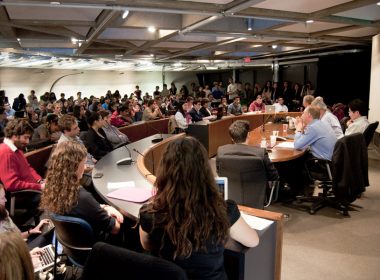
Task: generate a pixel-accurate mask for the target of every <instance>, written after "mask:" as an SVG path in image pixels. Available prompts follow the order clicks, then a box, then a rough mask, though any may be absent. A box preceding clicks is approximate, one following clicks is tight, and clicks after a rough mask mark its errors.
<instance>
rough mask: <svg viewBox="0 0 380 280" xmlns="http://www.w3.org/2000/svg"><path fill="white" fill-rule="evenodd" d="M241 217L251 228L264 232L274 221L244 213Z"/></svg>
mask: <svg viewBox="0 0 380 280" xmlns="http://www.w3.org/2000/svg"><path fill="white" fill-rule="evenodd" d="M241 216H242V217H243V219H244V220H245V222H246V223H247V224H248V225H249V226H250V227H251V228H254V229H256V230H263V229H266V228H267V227H269V226H270V225H271V224H273V221H271V220H267V219H263V218H259V217H256V216H252V215H248V214H246V213H244V212H241Z"/></svg>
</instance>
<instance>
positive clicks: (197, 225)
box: [140, 137, 259, 279]
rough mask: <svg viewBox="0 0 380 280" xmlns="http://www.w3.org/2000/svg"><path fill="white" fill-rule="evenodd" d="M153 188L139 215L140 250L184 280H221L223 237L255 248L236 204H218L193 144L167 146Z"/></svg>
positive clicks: (202, 156)
mask: <svg viewBox="0 0 380 280" xmlns="http://www.w3.org/2000/svg"><path fill="white" fill-rule="evenodd" d="M154 186H155V187H156V189H157V193H156V195H155V196H154V197H153V198H152V200H151V201H150V203H149V204H146V205H144V206H143V207H142V208H141V210H140V241H141V244H142V246H143V247H144V249H146V250H149V251H151V252H152V253H153V254H154V255H157V256H161V257H163V258H165V259H168V260H171V261H173V262H175V263H176V264H178V265H179V266H181V267H182V268H183V269H185V271H186V272H187V275H188V277H189V279H227V277H226V274H225V271H224V264H223V251H224V244H225V242H226V240H227V238H228V236H230V237H231V238H232V239H234V240H236V241H238V242H240V243H242V244H243V245H245V246H247V247H253V246H256V245H257V244H258V242H259V238H258V236H257V233H256V232H255V230H253V229H251V228H250V227H249V226H248V225H247V224H246V223H245V221H244V220H243V218H242V217H241V216H240V212H239V210H238V208H237V205H236V203H235V202H233V201H230V200H228V201H224V200H223V197H222V195H221V194H220V193H219V191H218V189H217V187H216V184H215V179H214V177H213V173H212V170H211V166H210V164H209V159H208V157H207V153H206V150H205V148H204V147H203V146H202V145H201V144H200V142H199V141H198V140H196V139H195V138H192V137H184V138H179V139H175V140H173V141H172V142H170V143H169V144H168V146H167V148H166V150H165V152H164V153H163V157H162V160H161V164H160V165H159V167H158V171H157V178H156V181H155V184H154Z"/></svg>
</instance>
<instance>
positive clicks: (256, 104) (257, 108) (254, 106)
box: [248, 95, 265, 112]
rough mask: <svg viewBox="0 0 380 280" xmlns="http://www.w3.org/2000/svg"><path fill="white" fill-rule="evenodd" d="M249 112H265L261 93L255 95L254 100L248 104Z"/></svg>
mask: <svg viewBox="0 0 380 280" xmlns="http://www.w3.org/2000/svg"><path fill="white" fill-rule="evenodd" d="M248 110H249V112H265V104H264V102H263V99H262V97H261V95H258V96H256V100H255V101H253V102H252V103H251V105H249V109H248Z"/></svg>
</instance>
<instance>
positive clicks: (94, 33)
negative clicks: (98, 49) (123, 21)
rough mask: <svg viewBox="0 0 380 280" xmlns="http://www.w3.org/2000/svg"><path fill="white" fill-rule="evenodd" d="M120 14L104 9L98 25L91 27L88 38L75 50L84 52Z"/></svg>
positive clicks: (77, 52) (97, 21) (77, 53)
mask: <svg viewBox="0 0 380 280" xmlns="http://www.w3.org/2000/svg"><path fill="white" fill-rule="evenodd" d="M119 15H120V12H118V11H102V12H101V13H100V15H99V16H98V18H97V20H96V27H93V28H91V30H90V31H89V34H88V35H87V37H86V40H85V41H84V42H83V43H82V45H81V46H80V47H79V48H78V49H77V51H76V52H75V54H76V55H80V54H82V53H83V52H84V51H85V50H86V48H87V47H88V46H89V45H91V43H92V42H93V40H95V39H96V38H97V37H98V36H99V35H100V34H102V32H103V31H104V30H105V29H106V28H107V27H108V26H109V25H110V24H112V22H113V21H114V20H115V19H116V18H117V17H118V16H119Z"/></svg>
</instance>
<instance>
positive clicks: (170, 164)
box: [0, 81, 368, 279]
mask: <svg viewBox="0 0 380 280" xmlns="http://www.w3.org/2000/svg"><path fill="white" fill-rule="evenodd" d="M231 82H232V81H231ZM277 86H278V85H277ZM165 88H166V87H165ZM238 89H239V85H235V86H232V87H229V89H228V90H230V93H231V94H229V95H228V94H227V93H228V90H227V91H224V89H223V87H222V85H221V84H220V83H215V84H214V87H213V88H212V89H211V90H210V89H209V88H208V87H202V88H199V87H198V88H197V87H196V86H195V85H194V87H192V88H191V89H190V90H188V89H187V88H186V87H182V88H181V89H180V91H179V92H178V93H177V90H176V88H175V85H174V84H172V86H171V88H170V90H168V89H166V90H167V92H165V93H163V92H161V94H159V88H156V91H155V93H154V94H153V96H154V97H155V98H153V97H151V96H150V95H149V94H148V95H143V94H142V92H141V91H140V89H139V87H136V91H135V92H134V93H132V94H131V95H132V96H124V97H123V98H122V97H121V96H120V94H119V93H118V92H117V93H116V92H115V93H114V94H112V93H111V92H108V93H107V94H106V96H105V97H101V98H99V99H98V98H95V97H90V98H83V99H82V97H81V93H80V92H78V94H77V99H76V100H74V98H73V97H70V98H68V99H65V96H64V95H62V94H61V99H59V100H57V99H56V98H55V95H53V94H45V95H43V97H41V101H40V102H37V103H36V102H35V101H36V99H35V98H36V96H35V93H33V94H31V95H32V96H31V100H32V101H33V105H30V106H29V104H30V103H27V104H26V105H25V107H24V109H26V110H28V117H29V123H28V121H27V120H24V119H17V118H16V119H14V115H12V112H11V109H10V108H8V107H9V106H8V107H6V108H0V110H3V111H0V128H1V127H2V128H3V130H4V132H5V137H6V138H5V140H4V143H3V144H1V145H0V152H1V159H0V171H1V172H0V179H1V181H3V183H4V186H5V189H7V190H13V189H14V188H16V187H17V186H18V187H20V189H22V188H31V189H38V190H42V192H43V194H42V201H41V207H42V208H43V209H45V210H49V211H52V212H54V213H57V214H63V215H70V216H76V217H81V218H83V219H85V220H87V221H88V222H89V223H90V224H91V226H92V227H93V228H94V229H95V231H96V233H98V234H99V235H98V240H102V241H109V240H110V242H113V243H115V241H116V243H118V244H122V243H123V242H122V241H123V240H124V239H125V238H128V236H124V234H125V232H123V227H122V226H121V225H122V224H123V222H124V217H123V216H122V214H121V213H120V212H119V211H117V210H116V209H115V208H113V207H111V206H108V205H105V204H100V203H99V201H98V200H97V198H96V197H95V196H94V194H93V193H91V192H88V191H87V190H86V189H85V188H84V187H83V185H84V184H83V183H82V178H83V174H86V173H90V172H91V167H89V166H90V165H91V164H93V163H95V162H96V160H99V159H101V158H102V157H103V156H104V155H106V154H107V153H109V152H110V151H112V150H113V149H115V148H117V147H119V146H120V145H123V144H125V143H128V142H129V140H128V137H126V136H125V135H124V134H122V133H120V131H119V130H118V129H117V127H120V126H123V125H128V124H131V123H133V122H136V121H139V120H141V119H143V120H152V119H156V118H161V117H163V116H164V115H166V114H171V112H173V111H174V112H176V113H175V114H174V118H175V120H176V122H177V124H178V126H179V128H181V129H182V130H184V131H185V130H186V128H187V127H188V124H189V123H190V122H191V121H200V120H203V119H204V118H207V117H209V116H210V115H212V114H214V113H215V111H214V107H220V108H221V109H222V110H224V111H223V114H226V115H228V114H233V115H239V114H241V113H243V112H244V111H245V110H246V107H245V109H244V106H242V104H241V100H242V99H247V98H248V97H249V98H251V100H252V102H251V104H254V105H252V108H256V104H257V103H259V104H258V106H259V107H261V109H258V110H260V111H262V110H263V109H262V108H265V104H267V103H268V104H272V103H273V102H275V104H279V105H281V106H283V105H285V104H289V99H288V97H285V94H286V95H289V96H290V95H291V94H290V93H289V91H290V88H289V85H287V86H286V87H284V89H285V90H283V91H282V94H283V95H280V94H279V92H280V91H277V89H278V87H276V86H275V87H273V86H271V84H268V83H267V86H266V87H265V88H264V89H262V90H261V89H260V86H259V85H255V88H254V89H251V88H250V85H249V84H246V85H245V90H246V92H247V93H249V95H241V94H240V93H236V92H234V90H236V91H238ZM307 89H309V91H308V90H303V91H302V93H300V92H301V91H299V92H298V91H297V92H298V93H297V94H299V95H300V97H299V99H297V100H296V101H297V102H298V103H296V102H294V103H293V105H291V106H293V107H292V108H299V106H302V105H303V106H304V107H305V108H306V109H305V111H304V113H303V115H302V116H301V117H300V118H298V119H297V122H296V136H295V148H300V149H303V148H310V151H311V155H313V156H316V157H319V158H325V159H331V155H332V150H333V147H334V144H335V142H336V140H337V139H338V138H340V137H342V134H341V133H340V132H339V131H338V130H339V129H338V128H337V123H336V117H335V116H334V115H333V114H332V113H330V112H329V109H328V107H327V106H326V104H325V103H324V102H323V99H321V98H319V99H318V98H317V99H314V97H313V96H312V95H310V94H307V93H313V91H312V88H311V87H308V88H307ZM297 90H298V89H297ZM214 91H217V92H216V93H215V92H214ZM264 91H265V92H264ZM263 92H264V93H263ZM269 92H270V98H269ZM294 92H296V90H294ZM173 93H174V94H173ZM214 93H215V94H214ZM234 94H235V95H234ZM261 94H262V95H261ZM294 94H296V93H294ZM264 95H265V98H263V97H262V96H264ZM231 96H232V97H231ZM185 97H186V98H185ZM215 97H217V98H215ZM274 97H275V98H274ZM291 97H293V96H291ZM228 98H230V100H231V101H232V102H231V103H230V104H228ZM269 99H270V100H269ZM215 100H220V103H218V102H216V101H215ZM258 100H261V101H258ZM287 100H288V101H287ZM28 101H29V97H28ZM293 101H294V99H293V100H291V102H293ZM255 102H256V103H255ZM65 103H66V105H65ZM251 104H250V105H251ZM295 104H296V105H297V106H298V107H297V106H296V105H295ZM115 106H116V107H115ZM291 106H290V107H291ZM249 107H250V108H251V106H249ZM277 107H278V106H277ZM337 107H338V108H341V107H339V106H337ZM281 108H283V107H281ZM348 108H349V116H350V120H349V121H348V122H347V123H346V125H347V130H346V135H348V134H349V133H354V132H363V131H364V129H365V128H366V127H367V126H368V120H367V119H366V117H365V114H366V110H365V109H366V108H365V105H364V103H363V102H362V101H360V100H354V101H352V102H350V103H349V104H348ZM7 110H8V112H9V117H8V115H7V113H6V111H7ZM255 110H256V109H253V110H252V111H255ZM264 110H265V109H264ZM282 110H283V111H284V110H285V109H282ZM174 112H173V113H174ZM136 116H139V117H136ZM113 120H114V122H113ZM116 120H120V121H123V123H122V122H117V121H116ZM38 121H41V124H40V125H38V126H36V123H37V122H38ZM33 126H35V127H36V128H35V129H34V130H33ZM33 131H34V133H33ZM80 132H86V137H85V141H84V142H82V140H81V139H80V138H79V137H78V136H79V133H80ZM32 135H33V136H34V135H36V136H35V138H36V139H48V140H49V141H53V142H57V141H58V145H57V147H56V148H55V149H54V151H53V153H52V156H51V159H50V162H49V169H48V173H47V176H46V183H45V181H44V180H43V179H42V178H41V176H39V175H38V174H36V172H35V171H34V170H33V169H32V168H31V167H30V166H29V164H27V162H26V159H25V156H24V155H23V154H22V150H23V149H24V148H25V146H26V144H28V142H29V138H31V137H32ZM53 135H54V137H53ZM321 135H322V136H323V137H321ZM322 138H323V139H322ZM4 155H6V157H4ZM179 155H180V156H179ZM92 157H94V158H95V160H93V158H92ZM9 161H17V164H18V165H17V166H16V167H14V168H15V169H16V170H14V169H6V168H8V167H9V164H8V163H9ZM89 161H90V164H89V165H87V164H88V162H89ZM160 168H161V170H159V171H158V176H157V181H156V183H155V186H156V187H157V195H156V196H155V197H154V199H153V200H152V201H151V203H149V204H147V205H145V206H144V207H143V208H142V209H141V212H140V222H141V223H140V234H141V235H140V238H141V243H142V246H143V247H144V248H145V249H146V250H148V251H151V252H152V253H153V254H155V255H158V256H162V257H164V258H167V259H169V260H172V261H174V262H176V263H177V264H179V265H180V266H182V267H183V268H184V269H185V270H186V272H187V273H188V275H190V276H195V277H196V276H197V275H199V273H204V269H203V270H202V268H200V267H199V266H198V264H199V263H200V262H202V263H203V264H205V265H206V267H207V269H206V270H207V271H209V272H210V273H211V272H212V273H215V274H214V275H218V277H219V276H220V277H223V276H224V272H223V269H221V265H222V264H223V263H222V258H221V256H222V252H223V246H224V240H225V238H226V237H227V236H228V235H230V237H232V238H233V239H235V240H237V241H239V242H241V243H242V244H244V245H246V246H256V245H257V243H258V237H257V235H256V233H255V232H254V231H252V230H250V229H249V228H247V226H246V224H245V222H244V221H243V220H242V219H241V217H240V213H239V210H238V209H237V207H236V204H234V202H231V201H228V202H224V201H223V200H222V199H221V198H220V197H219V196H217V193H216V192H217V191H216V188H215V186H214V182H213V178H212V172H211V170H210V167H209V166H208V159H207V156H206V153H205V151H204V148H203V147H202V146H201V145H200V143H199V142H198V141H197V140H195V139H193V138H184V139H180V140H176V141H173V142H171V143H170V144H169V145H168V147H167V152H166V153H164V157H163V160H162V164H161V165H160ZM21 170H22V172H21ZM163 170H165V172H164V171H163ZM282 174H283V173H281V172H280V176H281V175H282ZM62 178H65V179H64V180H62ZM194 178H195V179H196V180H198V179H199V182H198V181H194ZM181 188H184V189H181ZM193 192H194V193H198V194H199V195H200V196H201V195H205V194H207V196H205V197H202V199H198V198H197V199H194V197H192V196H189V197H188V196H186V194H189V193H193ZM168 193H174V194H177V196H171V198H170V199H169V198H168V195H167V194H168ZM0 194H1V193H0ZM0 198H1V197H0ZM62 198H65V199H62ZM199 201H202V203H199ZM183 205H191V207H188V208H186V209H182V208H181V207H183ZM89 209H91V210H89ZM188 209H191V212H189V211H188ZM207 211H211V212H212V213H213V215H214V216H213V217H214V218H213V219H212V220H210V219H209V217H208V216H207V215H203V214H204V213H206V212H207ZM88 213H91V214H88ZM194 213H199V216H195V215H193V214H194ZM177 214H178V215H179V216H176V215H177ZM167 217H172V218H173V217H176V218H178V219H179V220H178V221H172V220H171V219H168V218H167ZM157 218H158V219H157ZM183 221H186V223H183ZM205 224H208V225H209V226H206V227H204V226H203V225H205ZM185 225H186V228H185ZM37 227H38V225H37ZM189 228H191V230H190V231H189V230H188V229H189ZM36 231H38V230H36ZM103 233H107V234H105V235H103ZM108 239H109V240H108ZM209 241H212V242H209ZM203 248H206V252H205V251H203ZM211 252H212V253H211ZM221 279H223V278H221Z"/></svg>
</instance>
